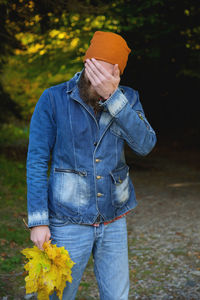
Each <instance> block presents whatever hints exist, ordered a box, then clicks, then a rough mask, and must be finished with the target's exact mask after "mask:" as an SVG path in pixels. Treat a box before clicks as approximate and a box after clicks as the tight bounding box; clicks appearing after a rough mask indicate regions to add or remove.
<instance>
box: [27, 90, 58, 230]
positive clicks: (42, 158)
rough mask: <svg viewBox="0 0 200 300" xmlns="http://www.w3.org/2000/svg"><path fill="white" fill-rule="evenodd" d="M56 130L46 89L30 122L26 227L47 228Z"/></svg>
mask: <svg viewBox="0 0 200 300" xmlns="http://www.w3.org/2000/svg"><path fill="white" fill-rule="evenodd" d="M55 128H56V127H55V120H54V118H53V109H52V103H51V99H50V95H49V90H48V89H46V90H45V91H44V92H43V93H42V95H41V97H40V99H39V101H38V102H37V104H36V107H35V110H34V113H33V115H32V118H31V123H30V135H29V146H28V155H27V164H26V168H27V206H28V226H29V227H33V226H39V225H49V216H48V176H47V171H48V162H49V160H50V153H51V149H52V147H53V144H54V141H55Z"/></svg>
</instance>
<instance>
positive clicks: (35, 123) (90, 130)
mask: <svg viewBox="0 0 200 300" xmlns="http://www.w3.org/2000/svg"><path fill="white" fill-rule="evenodd" d="M80 74H81V72H79V73H76V74H75V76H74V77H73V78H72V79H71V80H69V81H67V82H64V83H61V84H58V85H56V86H52V87H50V88H48V89H46V90H44V92H43V93H42V95H41V97H40V99H39V101H38V102H37V104H36V107H35V110H34V113H33V116H32V119H31V123H30V136H29V147H28V155H27V198H28V226H29V227H33V226H38V225H49V220H50V219H51V218H56V219H58V220H60V221H61V222H72V223H78V224H93V223H94V222H95V220H96V218H97V217H100V219H101V220H102V221H110V220H112V219H114V218H115V217H117V216H120V215H121V214H123V213H125V212H127V211H129V210H131V209H133V208H134V207H135V206H136V205H137V201H136V198H135V192H134V187H133V184H132V181H131V179H130V177H129V167H128V165H127V164H126V161H125V157H124V142H125V141H126V142H127V143H128V145H129V146H130V147H131V148H132V150H133V151H134V152H135V153H137V154H138V155H147V154H148V153H149V152H150V151H151V150H152V148H153V147H154V145H155V143H156V135H155V132H154V130H153V129H152V127H151V126H150V124H149V123H148V121H147V119H146V117H145V115H144V112H143V108H142V105H141V103H140V100H139V95H138V92H137V91H135V90H134V89H132V88H129V87H126V86H119V87H118V89H117V90H116V91H115V92H114V93H113V94H112V95H111V96H110V98H109V99H107V100H106V101H104V102H101V101H100V105H102V106H103V107H102V108H103V110H102V113H101V116H100V119H99V121H97V119H96V116H95V114H94V112H93V109H92V108H91V107H90V106H88V105H87V104H86V103H85V102H84V101H83V100H82V99H81V98H80V95H79V90H78V87H77V82H78V79H79V76H80ZM50 160H51V168H50V175H49V176H48V166H49V162H50Z"/></svg>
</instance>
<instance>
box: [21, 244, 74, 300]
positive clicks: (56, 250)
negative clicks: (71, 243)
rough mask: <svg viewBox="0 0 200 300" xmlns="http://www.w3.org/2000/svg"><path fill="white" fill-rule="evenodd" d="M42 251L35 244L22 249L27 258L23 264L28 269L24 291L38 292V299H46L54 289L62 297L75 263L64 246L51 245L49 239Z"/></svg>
mask: <svg viewBox="0 0 200 300" xmlns="http://www.w3.org/2000/svg"><path fill="white" fill-rule="evenodd" d="M43 248H44V251H42V250H39V249H38V248H37V247H36V246H34V247H33V248H26V249H24V250H22V254H24V255H25V256H26V258H28V260H29V261H28V262H27V264H26V265H25V266H24V268H25V270H26V271H28V275H27V276H26V277H25V281H26V293H27V294H30V293H35V292H37V293H38V300H48V299H49V295H51V294H53V292H54V291H56V293H57V296H58V297H59V299H60V300H61V299H62V294H63V290H64V288H65V286H66V281H68V282H72V276H71V268H72V267H73V265H74V264H75V263H74V262H73V261H72V260H71V258H70V256H69V253H68V251H67V250H66V249H65V248H64V247H57V246H56V245H52V244H51V241H49V242H45V243H44V244H43Z"/></svg>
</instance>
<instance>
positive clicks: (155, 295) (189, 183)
mask: <svg viewBox="0 0 200 300" xmlns="http://www.w3.org/2000/svg"><path fill="white" fill-rule="evenodd" d="M128 157H129V159H128V161H129V165H131V177H132V179H133V182H134V185H135V189H136V195H137V200H138V206H137V207H136V208H135V210H134V212H132V213H131V214H129V215H128V216H127V222H128V236H129V263H130V295H129V299H130V300H131V299H142V300H148V299H150V300H154V299H155V300H168V299H178V300H184V299H187V300H193V299H200V160H199V153H198V152H197V151H191V150H190V151H185V152H183V151H177V152H176V151H171V152H170V153H169V152H167V151H166V152H165V149H162V151H161V150H155V151H154V152H153V153H152V155H150V156H149V157H147V158H143V159H139V161H138V159H137V160H136V159H135V158H134V159H133V158H132V156H131V154H130V153H129V152H128ZM92 269H93V265H92V262H90V263H89V264H88V267H87V270H86V272H85V274H84V276H83V279H82V285H81V286H80V290H79V294H78V297H77V299H80V300H83V299H99V296H98V291H97V286H96V282H95V278H94V277H93V275H91V273H92ZM91 276H92V277H91ZM89 281H90V282H91V285H89V286H87V290H86V291H84V289H85V287H84V284H86V285H87V283H88V282H89ZM116 300H117V299H116Z"/></svg>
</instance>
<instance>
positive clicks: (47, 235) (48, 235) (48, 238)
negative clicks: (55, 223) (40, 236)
mask: <svg viewBox="0 0 200 300" xmlns="http://www.w3.org/2000/svg"><path fill="white" fill-rule="evenodd" d="M50 237H51V234H50V233H47V234H46V237H45V242H48V241H49V240H50Z"/></svg>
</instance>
